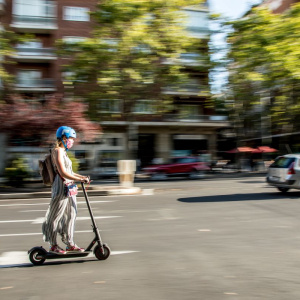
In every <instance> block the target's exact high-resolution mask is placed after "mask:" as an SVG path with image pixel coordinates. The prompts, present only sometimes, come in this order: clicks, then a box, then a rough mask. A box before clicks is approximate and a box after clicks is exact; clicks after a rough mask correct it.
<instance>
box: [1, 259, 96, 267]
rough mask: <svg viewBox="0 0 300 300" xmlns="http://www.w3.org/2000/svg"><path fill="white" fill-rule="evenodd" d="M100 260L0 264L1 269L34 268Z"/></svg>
mask: <svg viewBox="0 0 300 300" xmlns="http://www.w3.org/2000/svg"><path fill="white" fill-rule="evenodd" d="M95 261H97V262H99V260H98V259H92V258H91V259H86V260H83V259H82V260H62V261H50V262H48V261H47V262H45V263H44V264H42V265H37V266H34V265H33V264H32V263H21V264H9V265H0V269H1V268H3V269H6V268H32V267H35V268H37V267H39V268H42V267H47V266H55V265H67V264H80V263H88V262H95Z"/></svg>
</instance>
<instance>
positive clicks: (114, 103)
mask: <svg viewBox="0 0 300 300" xmlns="http://www.w3.org/2000/svg"><path fill="white" fill-rule="evenodd" d="M99 108H100V113H120V112H121V100H119V99H101V100H100V103H99Z"/></svg>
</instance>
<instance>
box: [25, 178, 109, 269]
mask: <svg viewBox="0 0 300 300" xmlns="http://www.w3.org/2000/svg"><path fill="white" fill-rule="evenodd" d="M81 187H82V191H83V194H84V197H85V200H86V204H87V207H88V210H89V213H90V216H91V220H92V228H93V231H94V233H95V237H94V239H93V240H92V242H91V243H90V244H89V246H88V247H87V248H86V249H85V251H84V252H73V253H72V252H70V253H66V254H56V253H52V252H48V251H47V250H46V249H45V248H43V247H42V246H41V247H33V248H32V249H30V250H29V251H28V254H29V259H30V261H31V262H32V263H33V264H34V265H42V264H43V263H44V262H45V260H46V259H60V258H74V257H85V256H88V255H89V254H90V253H92V248H93V247H94V246H95V247H94V251H93V252H94V255H95V256H96V258H97V259H98V260H105V259H107V258H108V257H109V255H110V249H109V247H108V246H107V245H106V244H103V243H102V240H101V236H100V233H99V229H98V227H97V225H96V222H95V219H94V215H93V212H92V208H91V205H90V202H89V199H88V196H87V193H86V190H85V186H84V183H83V182H81Z"/></svg>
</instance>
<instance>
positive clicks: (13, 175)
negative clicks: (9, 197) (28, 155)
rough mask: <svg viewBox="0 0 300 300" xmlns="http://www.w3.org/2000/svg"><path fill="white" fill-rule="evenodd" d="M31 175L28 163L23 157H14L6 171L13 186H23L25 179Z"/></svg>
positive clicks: (6, 176) (7, 177)
mask: <svg viewBox="0 0 300 300" xmlns="http://www.w3.org/2000/svg"><path fill="white" fill-rule="evenodd" d="M29 175H30V170H29V167H28V164H27V163H26V161H25V159H24V158H22V157H16V158H14V159H13V160H12V161H11V163H10V165H9V166H8V167H7V168H6V169H5V172H4V177H5V178H6V179H7V180H8V184H9V185H11V186H13V187H20V186H22V185H23V181H24V179H26V178H28V177H29Z"/></svg>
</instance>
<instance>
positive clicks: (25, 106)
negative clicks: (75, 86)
mask: <svg viewBox="0 0 300 300" xmlns="http://www.w3.org/2000/svg"><path fill="white" fill-rule="evenodd" d="M86 111H87V106H86V104H83V103H82V102H78V101H69V100H64V99H63V98H62V96H60V95H58V94H56V95H51V96H48V97H47V99H46V100H45V102H44V104H41V103H40V102H38V101H30V102H28V101H24V100H22V99H20V98H19V97H18V96H11V97H10V101H8V102H7V103H3V104H0V124H1V126H0V132H2V133H4V134H6V135H7V137H8V143H9V144H10V143H11V142H12V141H13V140H16V139H17V140H23V139H24V140H26V141H28V142H29V144H31V145H35V146H40V145H42V144H45V143H46V144H47V143H52V142H54V141H55V132H56V130H57V128H58V127H60V126H62V125H65V126H70V127H72V128H74V129H75V131H76V132H77V133H78V140H79V142H83V141H85V142H93V141H96V140H97V139H98V138H99V136H100V134H101V127H100V125H99V124H97V123H95V122H91V121H89V120H88V119H87V117H86V115H85V112H86Z"/></svg>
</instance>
